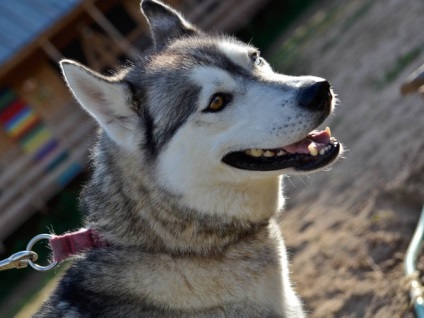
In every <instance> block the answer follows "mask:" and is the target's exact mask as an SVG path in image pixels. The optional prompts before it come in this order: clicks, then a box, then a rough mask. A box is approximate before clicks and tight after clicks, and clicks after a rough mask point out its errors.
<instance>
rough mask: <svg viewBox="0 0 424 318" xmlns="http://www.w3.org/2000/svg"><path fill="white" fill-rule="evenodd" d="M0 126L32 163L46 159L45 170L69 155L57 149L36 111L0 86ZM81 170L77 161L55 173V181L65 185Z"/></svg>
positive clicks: (50, 133)
mask: <svg viewBox="0 0 424 318" xmlns="http://www.w3.org/2000/svg"><path fill="white" fill-rule="evenodd" d="M0 125H1V126H2V127H3V129H4V130H5V132H6V134H7V135H8V136H9V137H10V138H11V139H12V140H13V141H15V142H16V143H17V144H19V146H20V148H21V149H22V150H23V152H24V153H26V154H27V155H30V156H32V158H33V160H34V163H41V162H43V161H48V162H47V163H46V165H45V172H46V173H50V172H52V171H54V170H55V169H56V168H58V167H59V166H61V165H62V164H63V163H64V162H65V161H66V160H67V159H68V158H69V154H68V152H67V151H58V146H59V141H58V140H57V139H56V138H55V137H54V134H53V133H52V131H51V130H50V129H49V128H48V127H47V126H46V125H45V123H44V122H43V119H42V118H41V117H40V116H39V115H38V114H37V112H36V111H34V109H33V108H32V107H30V106H29V105H28V104H27V103H26V102H25V101H24V100H23V99H21V98H19V97H18V96H17V95H16V94H15V93H14V92H13V90H11V89H7V88H4V89H0ZM81 170H82V167H80V166H79V165H78V164H76V163H73V164H71V165H70V166H69V167H67V169H66V170H65V171H64V172H63V173H62V174H61V175H60V176H59V178H58V180H57V184H58V185H59V186H61V187H62V186H65V185H66V183H68V182H70V181H71V180H72V179H73V177H75V176H76V175H77V174H78V172H80V171H81Z"/></svg>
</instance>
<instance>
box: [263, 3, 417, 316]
mask: <svg viewBox="0 0 424 318" xmlns="http://www.w3.org/2000/svg"><path fill="white" fill-rule="evenodd" d="M423 28H424V2H423V1H422V0H348V1H337V0H333V1H326V2H324V3H323V4H320V5H318V6H317V7H316V8H315V9H314V10H312V11H310V12H309V13H308V14H307V15H306V17H303V19H302V20H301V21H299V23H298V24H297V28H293V29H292V30H290V32H288V33H286V34H284V36H283V37H282V38H281V39H280V42H279V43H278V45H275V46H274V48H273V49H272V50H271V52H268V56H270V57H272V60H273V61H274V64H275V63H277V64H278V65H279V67H280V69H283V70H288V71H290V72H291V73H292V74H293V73H294V74H305V73H307V74H313V75H318V76H322V77H325V78H327V79H329V80H330V81H331V82H332V84H333V86H334V89H335V91H336V93H337V94H338V96H339V98H340V103H339V106H338V108H337V110H336V114H335V116H333V117H332V118H331V119H330V120H329V121H328V122H327V123H326V124H328V125H329V126H330V127H331V129H332V132H333V135H334V136H335V137H336V138H337V139H339V140H340V141H341V142H342V143H343V144H344V145H345V147H346V148H347V151H346V152H345V155H344V157H345V159H343V160H341V161H340V162H338V163H337V164H336V165H335V166H334V167H333V169H332V170H331V171H330V172H321V173H319V174H316V175H312V176H307V177H300V178H298V177H291V178H290V179H289V180H286V190H287V197H288V200H287V210H286V212H285V215H284V217H283V225H282V227H283V231H284V232H283V233H284V237H285V239H286V243H287V245H288V247H289V250H290V251H291V253H292V255H291V263H292V268H291V269H292V278H293V281H294V282H295V283H296V289H297V291H298V293H299V294H300V295H301V297H302V298H303V300H304V302H305V305H306V307H307V309H308V310H309V313H310V314H309V316H310V317H316V318H318V317H326V318H328V317H375V318H378V317H381V318H388V317H414V316H413V313H412V311H411V310H410V306H409V299H408V284H407V282H406V280H405V279H404V275H403V258H404V255H405V251H406V248H407V246H408V244H409V241H410V239H411V236H412V234H413V231H414V229H415V226H416V222H417V220H418V218H419V214H420V211H421V207H422V204H423V203H424V114H423V113H424V99H423V98H421V97H420V96H419V95H410V96H406V97H402V96H401V94H400V92H399V88H400V86H401V84H402V83H403V81H404V80H405V78H406V77H407V76H408V75H409V74H410V73H412V71H414V70H415V69H416V68H418V67H419V66H420V65H421V64H423V63H424V31H423ZM275 56H277V58H275ZM420 267H421V268H424V262H423V261H420Z"/></svg>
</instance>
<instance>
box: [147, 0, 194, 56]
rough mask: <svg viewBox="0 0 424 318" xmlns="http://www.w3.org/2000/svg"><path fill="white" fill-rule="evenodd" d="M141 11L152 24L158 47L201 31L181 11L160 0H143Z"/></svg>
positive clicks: (156, 46)
mask: <svg viewBox="0 0 424 318" xmlns="http://www.w3.org/2000/svg"><path fill="white" fill-rule="evenodd" d="M141 11H142V12H143V13H144V15H145V16H146V18H147V21H148V23H149V25H150V31H151V33H152V37H153V42H154V44H155V48H156V49H161V48H163V47H164V46H165V45H166V44H168V43H169V41H171V40H173V39H176V38H178V37H181V36H185V35H194V34H200V33H201V31H199V30H198V29H197V28H196V27H194V26H193V25H192V24H190V23H189V22H187V21H186V20H185V19H184V18H183V17H182V16H181V14H180V13H178V12H177V11H175V10H174V9H172V8H170V7H168V6H167V5H165V4H163V3H162V2H160V1H156V0H142V1H141Z"/></svg>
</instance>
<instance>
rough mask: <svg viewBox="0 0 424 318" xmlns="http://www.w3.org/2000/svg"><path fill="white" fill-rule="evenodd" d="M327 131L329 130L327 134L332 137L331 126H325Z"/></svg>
mask: <svg viewBox="0 0 424 318" xmlns="http://www.w3.org/2000/svg"><path fill="white" fill-rule="evenodd" d="M324 130H325V132H327V134H328V135H329V136H330V137H331V130H330V127H328V126H327V127H325V129H324Z"/></svg>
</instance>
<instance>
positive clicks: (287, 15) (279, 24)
mask: <svg viewBox="0 0 424 318" xmlns="http://www.w3.org/2000/svg"><path fill="white" fill-rule="evenodd" d="M319 1H320V0H302V1H298V0H284V1H281V0H274V1H272V2H270V4H269V5H268V6H267V7H266V8H265V9H264V10H262V11H261V12H260V13H259V14H258V15H257V16H256V17H255V18H254V19H253V20H252V21H251V22H250V23H249V25H247V26H246V27H245V28H244V29H243V30H241V31H239V32H238V33H237V34H236V36H237V37H238V38H240V39H242V40H243V41H245V42H251V43H253V44H254V45H256V46H257V47H258V48H260V49H261V50H263V51H264V50H266V49H267V48H269V47H270V46H271V44H273V43H274V42H275V40H276V39H277V38H278V36H280V35H281V33H282V32H283V31H284V30H286V29H287V28H288V27H289V26H290V25H291V24H292V23H293V22H294V21H295V20H296V19H297V18H298V17H299V16H300V15H301V14H302V13H303V12H305V10H306V9H308V8H309V7H310V6H311V5H312V4H313V3H316V2H319Z"/></svg>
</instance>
